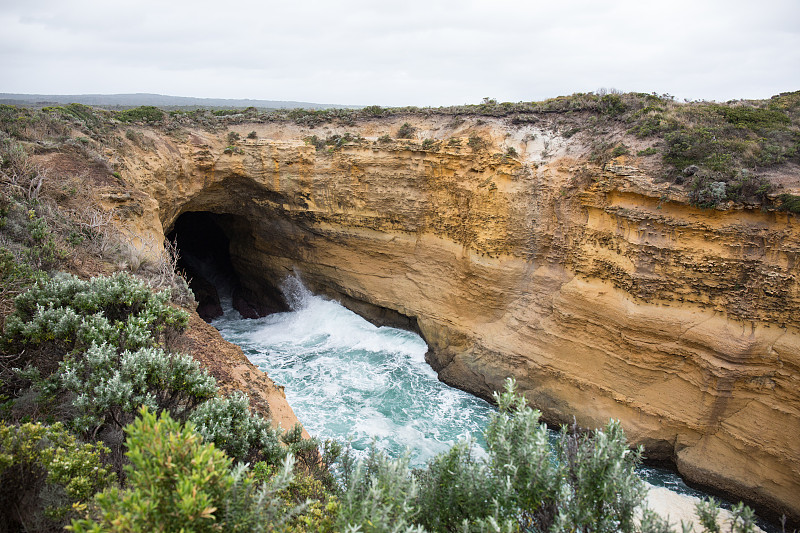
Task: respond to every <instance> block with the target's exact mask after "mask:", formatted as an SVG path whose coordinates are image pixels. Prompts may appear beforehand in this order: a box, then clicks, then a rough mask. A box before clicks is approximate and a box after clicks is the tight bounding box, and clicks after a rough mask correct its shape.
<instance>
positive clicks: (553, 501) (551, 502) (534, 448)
mask: <svg viewBox="0 0 800 533" xmlns="http://www.w3.org/2000/svg"><path fill="white" fill-rule="evenodd" d="M495 400H496V401H497V405H498V412H497V413H495V414H494V415H492V417H491V419H490V421H489V426H488V427H487V429H486V432H485V436H486V447H487V450H488V452H489V466H490V469H491V472H492V475H493V476H494V477H495V478H496V479H498V480H500V483H499V484H498V486H503V485H504V484H505V483H504V482H503V480H508V485H509V487H508V488H507V489H506V491H505V494H506V495H507V496H506V498H507V501H505V502H502V504H501V507H502V508H503V509H504V512H505V513H510V514H512V515H514V514H517V513H516V512H515V511H516V510H519V512H518V521H519V525H520V527H521V528H537V529H539V530H541V531H545V530H547V529H549V528H550V527H551V526H552V524H553V523H554V520H555V518H556V515H557V511H558V510H559V508H560V503H561V502H560V498H561V497H562V494H563V493H564V488H563V487H562V483H564V481H565V479H564V478H563V477H562V472H561V471H560V470H559V464H558V462H557V461H556V458H555V457H554V454H553V449H552V447H551V446H550V444H549V440H548V435H549V433H548V431H547V426H546V425H545V424H543V423H540V421H539V417H540V413H539V411H537V410H535V409H531V408H530V407H528V405H527V403H526V402H525V398H524V397H522V396H520V395H518V394H517V393H516V384H515V383H514V382H513V381H511V380H509V381H508V382H507V384H506V390H505V391H504V392H503V393H502V394H495ZM561 467H563V465H561Z"/></svg>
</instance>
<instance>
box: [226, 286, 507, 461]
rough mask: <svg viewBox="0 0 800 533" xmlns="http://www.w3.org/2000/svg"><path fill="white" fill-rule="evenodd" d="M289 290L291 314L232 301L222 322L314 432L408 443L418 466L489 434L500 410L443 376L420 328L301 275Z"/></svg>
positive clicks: (390, 446)
mask: <svg viewBox="0 0 800 533" xmlns="http://www.w3.org/2000/svg"><path fill="white" fill-rule="evenodd" d="M283 291H284V294H285V295H286V296H287V299H288V300H289V304H290V306H291V308H292V309H293V311H292V312H288V313H277V314H273V315H270V316H267V317H264V318H260V319H256V320H242V319H241V318H240V317H239V313H238V312H236V311H234V310H232V309H230V307H228V309H227V310H226V312H225V315H224V316H223V317H221V318H220V319H217V320H215V321H214V323H213V324H214V326H215V327H216V328H217V329H219V331H220V332H221V333H222V335H223V336H224V337H225V338H226V339H227V340H229V341H231V342H233V343H236V344H238V345H239V346H241V347H242V349H243V350H244V352H245V354H246V355H247V357H248V358H249V359H250V361H252V362H253V364H255V365H256V366H258V367H259V368H261V369H262V370H265V371H266V372H267V373H268V374H269V375H270V377H271V378H272V379H273V380H274V381H275V382H276V383H278V384H280V385H283V386H285V388H286V390H285V392H286V398H287V399H288V400H289V404H290V405H291V406H292V408H293V409H294V412H295V414H296V415H297V417H298V418H299V419H300V421H301V422H302V424H303V426H305V428H306V430H308V432H309V433H310V434H312V435H314V436H317V437H321V438H323V439H327V438H334V439H337V440H339V441H340V442H344V441H346V440H347V439H351V440H352V446H353V448H354V449H356V450H365V449H366V448H368V447H369V445H370V444H371V442H372V441H373V439H374V440H375V441H376V443H377V446H378V447H379V448H380V449H382V450H384V451H386V452H387V453H389V454H390V455H393V456H398V455H399V454H401V453H403V452H404V451H405V450H406V449H408V450H409V451H410V455H411V462H412V464H413V465H415V466H421V465H423V464H425V462H427V460H428V459H430V458H431V457H433V456H434V455H436V454H437V453H439V452H443V451H446V450H447V449H449V448H450V446H452V445H453V444H454V443H455V442H456V441H457V440H458V439H460V438H463V437H467V436H472V437H473V438H475V439H476V440H478V441H479V442H480V439H481V432H482V431H483V428H484V427H486V424H487V422H488V420H489V414H490V413H491V412H492V411H493V410H494V408H493V407H492V406H491V405H490V404H489V403H487V402H486V401H484V400H481V399H480V398H476V397H474V396H472V395H470V394H467V393H465V392H463V391H460V390H458V389H454V388H452V387H449V386H447V385H445V384H444V383H442V382H440V381H439V380H438V379H437V377H436V373H435V372H434V371H433V370H432V369H431V368H430V367H429V366H428V364H427V363H426V362H425V352H426V351H427V349H428V347H427V345H426V344H425V341H423V340H422V339H421V338H420V337H419V335H417V334H415V333H411V332H408V331H404V330H400V329H395V328H388V327H376V326H374V325H373V324H371V323H369V322H367V321H366V320H364V319H363V318H361V317H360V316H358V315H356V314H355V313H353V312H351V311H349V310H348V309H346V308H344V307H342V306H341V305H339V304H338V303H336V302H334V301H330V300H326V299H324V298H321V297H319V296H314V295H312V294H311V293H310V292H309V291H308V290H307V289H306V288H305V287H303V285H302V284H301V283H300V281H299V280H298V279H296V278H289V279H287V280H286V282H285V283H284V286H283Z"/></svg>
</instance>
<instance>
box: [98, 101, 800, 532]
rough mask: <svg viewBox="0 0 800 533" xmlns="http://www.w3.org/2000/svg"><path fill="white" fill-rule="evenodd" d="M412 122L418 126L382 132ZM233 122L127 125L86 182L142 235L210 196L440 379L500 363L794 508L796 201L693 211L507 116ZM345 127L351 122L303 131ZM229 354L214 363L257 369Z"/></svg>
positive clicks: (741, 487)
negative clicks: (126, 133)
mask: <svg viewBox="0 0 800 533" xmlns="http://www.w3.org/2000/svg"><path fill="white" fill-rule="evenodd" d="M403 122H411V123H412V125H413V126H415V127H416V128H417V130H416V131H417V135H418V138H417V139H412V140H402V141H400V140H397V141H392V142H389V143H381V142H378V141H377V139H378V137H380V136H382V135H386V134H388V135H394V133H395V132H396V131H397V129H398V127H399V126H400V125H401V124H402V123H403ZM233 129H234V130H236V131H237V132H238V133H240V135H243V136H244V135H246V133H247V132H249V131H252V130H254V131H256V133H257V136H258V140H257V141H242V142H240V143H238V144H237V146H236V148H237V150H236V151H234V152H231V151H230V150H229V151H228V152H230V153H226V152H225V148H226V146H227V141H226V140H225V132H219V133H218V134H212V133H208V132H206V131H201V130H185V131H182V132H179V133H178V134H172V135H170V134H165V133H161V132H158V131H155V130H148V129H144V128H142V129H141V132H142V134H143V135H144V137H145V138H146V139H148V143H149V144H148V145H147V146H148V149H147V150H143V149H138V148H137V147H136V146H133V145H130V143H129V142H128V141H126V140H125V139H124V138H122V137H120V142H121V143H123V144H125V150H124V153H123V152H120V154H119V155H118V157H117V160H116V162H117V163H118V166H119V167H120V168H122V169H123V170H122V171H121V174H122V178H123V180H124V182H125V183H124V184H123V185H109V186H107V187H105V188H104V189H103V190H102V191H99V192H101V193H103V194H105V195H106V196H105V198H108V200H107V201H106V204H104V205H105V206H106V207H107V208H108V209H114V210H116V211H118V212H120V213H122V214H124V215H125V216H124V217H123V216H120V219H121V222H122V223H123V224H124V225H125V227H126V228H127V230H128V231H129V232H130V233H131V235H132V236H133V240H134V242H140V243H147V242H161V239H162V238H163V235H164V234H165V232H166V231H169V230H170V229H171V227H172V225H173V224H174V222H175V220H176V219H177V218H178V216H180V215H181V213H184V212H187V211H206V212H210V213H215V214H219V215H223V216H222V218H220V220H221V223H223V224H224V226H225V227H224V228H223V229H225V231H226V234H228V236H229V238H230V239H231V243H230V250H231V256H232V262H233V264H234V267H235V268H236V269H237V271H238V272H239V273H240V275H241V276H242V278H243V281H244V282H245V283H246V284H247V285H248V286H247V288H248V289H250V290H253V291H255V292H256V293H257V292H258V290H259V288H260V287H261V286H263V284H264V283H279V282H280V281H281V280H282V279H283V278H284V277H285V276H286V275H288V274H289V273H292V272H297V273H299V275H300V276H301V277H302V279H303V280H304V282H305V283H306V284H307V285H309V286H310V287H311V288H312V289H315V290H318V291H323V292H325V293H327V294H330V295H341V296H342V297H343V299H344V300H345V303H346V302H347V301H349V302H351V303H353V302H362V303H366V304H369V305H361V307H360V312H362V313H364V314H367V315H369V309H370V308H371V309H375V310H381V309H389V310H392V311H393V312H395V316H400V315H402V316H404V317H407V320H408V322H409V323H410V324H415V325H416V329H418V331H420V332H421V334H422V335H423V336H424V338H425V340H426V341H427V342H428V344H429V346H430V348H431V350H430V353H429V355H428V359H429V361H430V363H431V364H432V366H433V367H434V368H435V369H436V370H437V371H438V372H439V375H440V378H441V379H443V380H444V381H446V382H448V383H451V384H454V385H456V386H458V387H460V388H462V389H464V390H467V391H470V392H473V393H475V394H479V395H481V396H484V397H489V396H490V395H491V393H492V392H493V391H494V390H497V389H500V388H501V387H502V384H503V381H504V380H505V379H506V378H507V377H509V376H513V377H515V378H516V380H517V382H518V384H519V388H520V390H521V391H522V392H524V393H525V395H526V396H527V398H528V400H529V401H530V403H531V404H533V405H534V406H535V407H537V408H539V409H541V411H542V413H543V416H544V418H545V419H546V420H548V421H550V422H553V423H559V422H567V421H571V420H572V417H573V416H574V417H576V418H577V422H578V424H580V425H581V426H584V427H597V426H601V425H603V424H605V422H606V421H607V420H608V418H609V417H613V418H618V419H620V420H621V421H622V424H623V426H624V428H625V431H626V432H627V434H628V436H629V437H630V439H631V440H632V441H633V442H635V443H642V444H644V445H645V446H646V449H647V454H648V455H650V456H651V457H659V458H665V459H671V460H672V461H674V462H675V463H676V465H677V467H678V469H679V470H680V472H681V473H682V474H683V475H684V476H685V477H686V478H687V479H689V480H693V481H695V482H698V483H703V484H707V485H710V486H714V487H717V488H719V489H722V490H724V491H726V492H728V493H729V494H730V495H731V496H732V497H734V498H744V499H746V500H747V501H749V502H751V503H755V504H758V505H762V506H764V507H767V508H769V509H771V510H772V511H774V512H777V513H787V514H789V515H791V516H793V517H795V518H796V519H800V498H799V497H798V494H800V439H798V435H799V434H800V393H798V391H799V390H800V387H799V385H800V284H799V283H798V278H799V276H798V274H800V270H798V269H799V268H800V267H798V265H800V224H799V223H798V218H797V216H795V215H791V214H786V213H781V212H776V211H769V210H762V209H760V208H758V207H757V206H744V205H733V204H731V205H728V206H727V207H726V208H724V209H712V210H709V209H706V210H702V209H697V208H694V207H692V206H690V205H689V204H688V201H687V197H686V195H685V192H683V190H682V189H680V188H676V187H672V186H671V185H670V184H669V183H658V182H657V180H654V179H653V178H654V177H653V176H652V175H650V174H649V173H648V170H647V169H645V168H644V167H642V166H639V161H637V159H636V158H625V157H621V158H618V159H616V160H614V161H612V162H611V163H610V164H608V165H606V166H605V167H602V168H601V167H598V166H596V165H593V164H591V163H590V162H589V161H588V158H587V157H586V154H587V152H588V149H587V147H586V144H585V142H586V140H585V139H583V140H582V136H581V135H576V136H574V137H570V138H569V139H566V138H563V137H560V136H559V135H558V134H555V133H553V132H552V130H551V129H548V128H547V127H545V126H538V125H537V126H534V125H523V126H514V125H511V124H509V123H507V122H504V121H502V120H500V119H491V118H486V117H483V118H482V119H481V120H480V123H479V121H478V120H477V119H476V118H475V117H472V118H470V117H467V118H465V120H464V121H462V122H461V123H459V124H458V125H453V123H451V120H450V118H449V117H436V116H435V115H434V116H431V117H429V118H420V117H419V116H416V117H402V116H400V117H397V118H392V119H382V120H371V121H365V122H363V123H357V124H350V125H347V126H331V125H327V126H322V127H318V128H315V129H310V128H303V127H300V126H297V125H294V124H285V123H270V124H241V125H237V126H233ZM346 132H350V133H352V134H354V135H355V134H360V135H362V136H363V138H364V141H363V142H361V143H355V144H349V145H346V146H344V147H342V148H341V149H337V150H331V151H329V150H327V149H325V150H321V151H317V150H316V149H315V147H314V146H312V145H310V144H307V143H305V142H304V141H303V138H304V137H307V136H310V135H318V136H320V137H321V138H324V137H325V136H326V135H332V134H334V133H337V134H340V135H342V134H344V133H346ZM470 135H481V136H483V137H484V139H486V141H487V146H486V147H485V148H484V149H480V150H472V149H471V148H469V147H468V146H467V138H468V137H469V136H470ZM424 138H430V139H433V140H434V141H436V143H434V144H435V145H434V146H433V147H432V148H430V147H429V148H425V147H423V144H422V139H424ZM451 139H455V140H456V141H452V142H451ZM582 143H583V144H582ZM509 147H512V148H514V149H515V150H516V153H517V154H518V156H515V157H508V156H507V155H504V154H506V153H507V148H509ZM790 178H791V179H790ZM786 179H789V181H792V180H794V181H797V177H796V176H795V177H793V178H792V177H787V178H786ZM126 191H128V192H130V193H131V196H130V197H127V196H125V195H124V194H121V193H124V192H126ZM112 193H113V194H112ZM209 335H210V332H209ZM242 357H243V356H242ZM227 364H228V363H224V365H227ZM224 365H223V366H224ZM237 365H238V363H237ZM237 365H234V366H232V367H231V369H230V370H229V371H228V372H229V374H230V376H226V377H225V380H228V379H230V380H233V379H239V380H241V381H242V382H246V383H248V384H250V379H251V378H252V376H254V375H255V376H257V375H258V374H253V373H252V372H253V371H251V370H249V369H248V368H249V367H247V366H246V365H245V363H244V362H242V363H241V367H240V366H237ZM239 368H241V370H237V369H239ZM248 372H250V374H248ZM256 379H257V378H256ZM223 381H224V380H223ZM244 386H245V387H247V386H249V385H244ZM253 386H255V385H253Z"/></svg>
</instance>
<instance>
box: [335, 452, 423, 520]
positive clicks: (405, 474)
mask: <svg viewBox="0 0 800 533" xmlns="http://www.w3.org/2000/svg"><path fill="white" fill-rule="evenodd" d="M342 481H343V484H344V492H343V494H342V496H341V503H340V505H339V515H338V517H337V528H338V530H339V531H346V530H347V531H364V532H367V533H370V532H375V533H377V532H388V531H397V532H405V531H417V530H419V531H421V528H419V527H415V526H414V519H415V518H416V516H417V514H418V508H417V506H416V505H415V503H416V499H417V490H418V486H417V482H416V480H415V479H414V476H412V475H411V470H410V469H409V467H408V455H404V456H403V457H400V458H398V459H390V458H388V457H387V456H386V455H385V454H383V453H382V452H380V451H379V450H378V449H377V448H376V447H375V446H374V445H373V446H372V448H371V449H370V453H369V455H368V456H367V457H366V458H365V459H364V460H362V461H359V462H358V464H356V465H355V466H354V467H352V468H350V467H349V465H348V463H347V462H345V468H344V471H343V480H342Z"/></svg>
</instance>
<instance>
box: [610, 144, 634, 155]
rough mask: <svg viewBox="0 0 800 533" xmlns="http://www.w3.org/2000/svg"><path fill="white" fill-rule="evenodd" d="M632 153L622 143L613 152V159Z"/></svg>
mask: <svg viewBox="0 0 800 533" xmlns="http://www.w3.org/2000/svg"><path fill="white" fill-rule="evenodd" d="M629 153H630V149H629V148H628V147H627V146H625V144H624V143H620V144H618V145H616V146H615V147H614V149H613V150H611V157H619V156H621V155H627V154H629Z"/></svg>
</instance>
